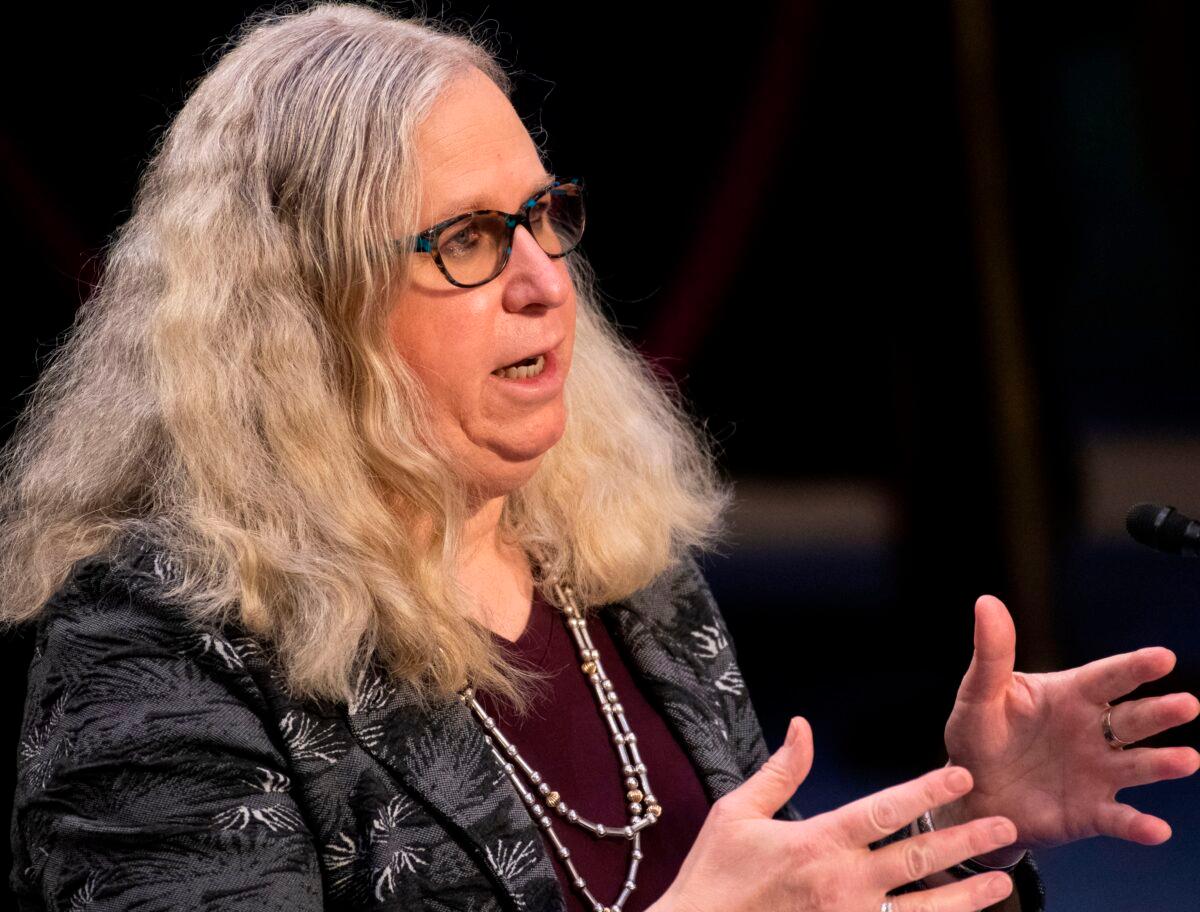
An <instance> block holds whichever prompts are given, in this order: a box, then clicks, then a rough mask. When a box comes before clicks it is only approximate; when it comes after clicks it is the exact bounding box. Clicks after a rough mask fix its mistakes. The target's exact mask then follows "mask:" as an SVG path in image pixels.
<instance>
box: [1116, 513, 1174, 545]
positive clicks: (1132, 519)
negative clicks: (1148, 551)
mask: <svg viewBox="0 0 1200 912" xmlns="http://www.w3.org/2000/svg"><path fill="white" fill-rule="evenodd" d="M1174 511H1175V508H1174V507H1160V506H1159V505H1158V504H1152V503H1140V504H1134V505H1133V506H1132V507H1130V508H1129V514H1128V515H1127V516H1126V517H1125V531H1126V532H1128V533H1129V534H1130V536H1132V538H1133V540H1134V541H1135V542H1138V543H1139V544H1142V545H1147V546H1148V547H1151V548H1157V547H1158V530H1159V528H1160V527H1161V526H1162V524H1163V522H1164V521H1165V520H1166V518H1167V516H1169V515H1170V514H1171V513H1173V512H1174Z"/></svg>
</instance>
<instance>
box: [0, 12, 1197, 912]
mask: <svg viewBox="0 0 1200 912" xmlns="http://www.w3.org/2000/svg"><path fill="white" fill-rule="evenodd" d="M381 5H388V6H391V7H392V8H393V9H397V10H400V11H406V10H411V9H412V7H411V6H410V5H408V4H401V3H395V4H381ZM257 8H258V5H257V4H247V3H223V2H218V0H210V2H207V3H203V4H191V5H189V6H188V7H187V8H186V10H185V11H184V10H175V11H173V13H172V17H171V18H170V19H169V20H168V19H165V18H164V13H163V9H164V8H163V7H162V6H161V5H160V4H137V3H124V4H105V5H89V6H83V5H80V6H78V7H74V8H70V9H64V8H60V7H34V6H29V5H26V6H24V7H21V8H20V9H18V10H16V11H13V12H10V13H8V14H6V18H7V20H8V22H9V35H10V42H9V44H10V47H9V50H8V52H7V53H6V54H5V55H4V56H3V58H2V59H0V67H2V68H3V84H4V85H5V86H7V87H8V88H7V92H6V100H5V110H4V118H3V121H2V122H0V195H2V196H3V199H4V217H3V232H4V236H3V250H4V258H5V260H6V268H5V284H6V286H7V294H6V298H7V300H8V301H9V304H8V306H7V310H6V313H7V314H8V316H7V319H8V320H9V329H8V330H7V331H6V332H4V333H0V346H2V350H0V364H2V365H3V370H4V373H3V382H4V387H3V400H2V402H0V411H2V418H3V422H4V423H3V431H2V432H0V433H3V434H4V435H7V434H8V433H9V432H10V431H11V427H12V421H13V419H14V418H15V417H16V416H17V414H18V413H19V411H20V409H21V407H22V404H23V402H24V396H25V394H26V392H27V390H28V388H29V385H30V384H31V383H32V382H33V380H34V378H35V377H36V375H37V372H38V370H39V365H41V364H43V363H44V361H45V359H46V357H47V356H48V354H49V353H50V351H51V350H52V349H53V347H54V345H55V344H56V341H57V340H58V339H60V337H61V335H62V334H63V333H64V332H65V331H66V330H67V328H68V327H69V326H70V324H71V321H72V318H73V315H74V312H75V309H76V308H77V306H78V304H79V302H80V300H81V298H82V297H83V296H84V295H86V293H87V289H88V286H89V283H92V282H94V281H95V279H96V277H97V275H98V272H99V269H100V265H101V261H102V256H103V250H104V246H105V243H106V240H107V238H108V237H109V235H110V233H111V232H112V231H113V230H114V229H115V228H116V226H117V225H119V224H120V223H122V222H123V221H124V220H125V219H126V218H127V216H128V213H129V208H128V207H129V204H130V200H131V198H132V194H133V191H134V187H135V184H136V181H137V179H138V176H139V174H140V173H141V170H142V168H143V166H144V164H145V162H146V160H147V158H148V156H149V155H150V154H151V152H152V149H153V147H154V144H155V142H156V140H157V139H158V138H159V136H160V135H161V133H162V130H163V128H164V126H165V125H166V124H167V123H168V122H169V120H170V118H171V116H172V115H173V113H174V112H175V111H177V110H178V109H179V107H180V106H181V104H182V102H183V100H184V98H185V97H186V95H187V93H188V91H189V89H190V87H191V86H192V85H193V84H194V82H195V80H197V79H198V78H199V77H200V76H201V75H202V74H203V73H204V72H205V70H206V69H207V68H208V67H209V66H211V65H212V63H213V62H214V61H215V59H216V57H217V56H218V54H219V51H220V47H221V45H222V43H223V40H224V38H225V36H227V35H229V34H230V33H231V32H232V31H233V30H234V29H235V27H236V26H237V25H238V23H239V22H240V21H241V20H242V18H243V17H244V16H245V15H247V14H248V13H250V12H252V11H253V10H255V9H257ZM696 10H697V7H696V6H695V5H692V4H670V3H662V4H650V5H639V6H638V7H637V8H636V10H631V11H630V12H628V13H626V12H624V11H623V10H621V9H619V8H614V7H612V6H609V5H593V4H562V3H554V4H551V3H543V2H535V0H524V2H519V3H518V2H487V3H484V2H466V0H452V2H448V3H445V4H443V5H441V6H437V5H433V4H430V5H429V6H428V7H427V11H428V12H429V13H430V14H433V15H440V16H442V17H443V18H449V19H456V20H461V21H463V22H465V23H470V24H473V25H474V26H475V28H476V31H477V33H479V34H482V35H485V36H487V38H488V40H489V41H490V42H491V43H492V44H493V46H494V47H496V48H497V49H498V51H499V52H500V55H501V57H502V58H503V60H504V61H505V62H506V64H507V65H508V67H509V68H510V70H512V71H513V72H514V75H515V76H516V81H517V86H518V88H517V92H516V96H515V99H514V100H515V103H516V107H517V109H518V111H519V112H520V113H521V114H522V115H523V116H524V117H525V119H526V122H527V124H528V126H529V127H530V130H531V131H532V132H533V133H534V135H535V138H536V139H537V140H538V141H539V144H541V145H542V146H543V147H544V148H545V150H546V151H547V153H548V156H549V159H550V162H551V163H552V166H553V167H554V168H555V169H556V170H557V172H558V173H559V174H564V175H567V174H571V175H574V174H580V175H583V176H584V177H585V179H586V182H587V186H588V188H589V227H588V234H587V236H586V238H585V240H584V244H583V247H584V250H585V252H586V254H587V255H588V257H589V258H590V259H591V261H592V263H593V264H594V265H595V267H596V270H597V272H598V274H599V276H600V280H601V286H602V289H603V291H604V293H605V296H606V298H605V303H606V306H607V307H608V309H609V312H610V315H611V316H612V318H613V319H614V320H615V321H616V322H617V323H618V324H619V325H620V326H621V328H622V330H623V331H624V332H625V334H626V335H627V336H628V337H629V338H630V339H631V340H632V341H633V342H634V343H635V344H636V345H637V346H638V347H639V348H640V350H641V351H642V352H644V353H645V355H646V356H647V357H649V358H651V359H653V360H654V361H655V363H656V364H658V365H659V366H660V368H661V369H662V371H663V372H664V373H666V374H669V375H671V376H672V377H673V378H674V379H675V381H676V382H677V383H678V385H679V388H680V391H681V392H682V394H683V396H684V398H685V399H686V401H687V404H688V407H689V409H690V410H691V411H692V413H693V414H694V415H695V416H696V417H697V419H698V420H700V421H702V422H703V423H704V426H705V427H706V428H707V430H708V432H709V434H710V435H711V437H712V438H713V440H714V442H715V446H716V448H717V452H718V455H719V459H720V462H721V465H722V468H723V470H724V472H725V473H726V475H727V476H728V477H729V478H730V479H731V480H732V481H733V482H734V483H735V484H736V489H737V492H738V508H737V510H736V512H735V513H734V515H733V516H732V517H731V534H730V537H729V539H728V542H727V544H726V546H725V547H724V548H723V549H722V552H721V553H720V554H714V555H712V556H711V557H710V558H709V559H708V561H707V565H706V570H707V572H708V576H709V580H710V582H711V584H712V587H713V589H714V591H715V593H716V595H717V598H718V601H719V602H720V603H721V605H722V607H723V610H724V612H725V615H726V617H727V619H728V622H729V625H730V627H731V629H732V632H733V635H734V639H735V641H736V644H737V649H738V655H739V658H740V662H741V665H742V668H743V671H744V674H745V677H746V680H747V684H748V686H749V688H750V693H751V695H752V697H753V699H754V702H755V704H756V706H757V707H758V709H759V713H760V716H761V717H762V721H763V725H764V728H765V730H766V733H767V738H768V741H769V742H770V744H771V745H772V747H774V746H776V745H777V744H778V743H779V742H780V741H781V740H782V736H783V733H784V728H785V726H786V721H787V718H788V716H789V715H791V714H796V713H799V714H803V715H805V716H807V717H808V718H809V719H810V720H811V722H812V723H813V727H814V730H815V737H816V742H817V758H816V764H815V767H814V772H813V774H812V775H811V776H810V778H809V780H808V782H807V783H806V784H805V786H804V787H803V788H802V789H801V790H800V792H799V793H798V795H797V803H798V804H799V805H800V807H801V808H802V809H803V810H804V811H805V813H808V814H812V813H817V812H820V811H823V810H828V809H830V808H832V807H834V806H837V805H840V804H842V803H844V802H845V801H847V800H850V799H852V798H855V797H858V796H860V795H862V794H865V793H866V792H868V791H871V790H874V789H876V788H879V787H882V786H884V785H888V784H892V783H894V782H897V781H899V780H900V779H902V778H908V777H910V776H914V775H917V774H919V773H921V772H923V771H925V770H927V769H929V768H931V767H934V766H939V765H941V764H942V763H943V762H944V761H945V755H944V748H943V746H942V726H943V725H944V722H945V718H946V715H947V713H948V711H949V709H950V707H951V705H952V702H953V699H954V694H955V690H956V688H957V684H958V681H959V679H960V678H961V675H962V673H963V672H964V671H965V669H966V667H967V664H968V662H969V660H970V655H971V638H972V623H973V614H972V605H973V603H974V601H975V599H976V597H977V596H978V595H980V594H981V593H985V592H988V593H993V594H996V595H998V596H1000V597H1001V598H1003V599H1004V600H1005V601H1006V603H1007V604H1008V605H1009V606H1010V608H1011V610H1012V611H1013V613H1014V616H1015V617H1016V622H1017V630H1018V641H1019V647H1018V648H1019V655H1018V668H1020V669H1023V670H1027V671H1039V670H1048V669H1052V668H1059V667H1067V666H1070V665H1076V664H1079V663H1082V662H1086V661H1089V660H1091V659H1095V658H1098V657H1100V656H1103V655H1107V654H1110V653H1115V652H1124V651H1128V650H1132V649H1136V648H1138V647H1141V646H1145V645H1151V644H1163V645H1168V646H1170V647H1172V648H1173V649H1174V650H1175V651H1176V653H1177V654H1178V656H1179V664H1178V668H1177V670H1176V671H1175V672H1174V673H1173V674H1172V675H1171V676H1170V678H1169V679H1168V680H1167V681H1166V682H1165V683H1162V684H1161V685H1156V686H1153V687H1150V688H1145V689H1143V691H1140V692H1139V694H1140V693H1153V692H1160V693H1166V692H1172V691H1176V690H1185V689H1186V690H1191V691H1193V692H1197V691H1200V561H1194V562H1188V561H1185V560H1182V559H1179V558H1171V557H1167V556H1163V555H1158V554H1155V553H1153V552H1151V551H1148V550H1145V549H1139V547H1138V546H1136V545H1134V544H1132V543H1131V542H1130V541H1129V540H1128V539H1127V538H1126V537H1125V535H1124V532H1123V520H1124V516H1125V512H1126V510H1127V509H1128V508H1129V506H1130V505H1131V504H1133V503H1135V502H1138V501H1147V500H1148V501H1158V502H1162V503H1170V504H1173V505H1175V506H1177V507H1178V508H1180V509H1181V510H1183V511H1184V512H1187V513H1191V514H1192V515H1200V385H1198V384H1196V382H1195V378H1196V370H1195V360H1194V359H1195V357H1196V348H1197V345H1196V343H1197V340H1200V312H1198V310H1197V307H1196V302H1197V270H1196V265H1195V256H1194V254H1195V251H1196V241H1197V237H1196V231H1197V227H1196V199H1197V196H1196V190H1197V186H1196V172H1195V165H1196V135H1195V134H1196V126H1197V108H1196V97H1195V93H1196V71H1195V52H1196V50H1197V47H1198V41H1197V38H1198V36H1197V30H1196V20H1195V14H1194V7H1191V6H1189V4H1187V3H1185V2H1183V0H1176V2H1157V3H1138V4H1130V3H1122V4H1117V3H1097V2H1094V0H1093V2H1087V3H1082V2H1080V3H1075V2H1060V3H1054V4H1047V3H1029V2H1010V3H1003V4H1001V3H993V2H987V0H951V2H944V3H932V2H931V3H906V4H895V3H882V2H877V3H866V4H846V3H837V2H832V0H775V2H762V3H755V4H746V5H744V6H737V7H735V8H732V9H729V10H725V11H722V12H721V14H720V15H719V16H703V15H697V14H696ZM180 13H185V15H179V14H180ZM3 648H4V659H5V661H4V673H5V674H6V675H8V684H9V687H8V689H7V693H8V694H9V697H8V698H7V699H6V700H5V701H3V705H2V707H0V709H2V712H3V724H2V726H0V731H2V735H3V742H2V743H0V753H2V755H3V757H4V758H5V762H6V764H8V763H9V762H10V761H12V765H8V766H6V767H5V769H7V770H8V771H9V772H8V773H7V774H6V775H7V781H8V782H9V783H11V782H13V781H14V779H13V776H14V775H15V772H14V767H15V759H16V757H17V755H18V751H19V736H20V733H19V725H20V718H21V710H22V695H23V691H24V672H25V667H26V665H27V663H28V656H29V638H28V636H27V635H26V636H24V637H23V636H20V635H10V636H8V637H7V638H6V639H5V641H4V643H3ZM1198 742H1200V726H1198V725H1197V724H1195V723H1193V724H1192V725H1189V726H1187V727H1186V728H1184V729H1180V730H1178V731H1176V732H1174V733H1172V734H1171V735H1169V736H1165V737H1163V738H1160V739H1157V743H1160V744H1191V745H1197V744H1198ZM3 794H4V802H5V803H4V804H3V806H0V811H2V812H3V813H4V814H5V815H6V817H5V819H6V820H7V819H8V817H7V815H8V809H9V803H8V802H9V801H10V798H11V785H10V786H8V787H6V788H5V789H4V792H3ZM1121 797H1122V798H1123V800H1126V801H1129V802H1131V803H1134V804H1135V805H1136V806H1138V807H1139V808H1141V809H1143V810H1146V811H1148V812H1151V813H1156V814H1159V815H1161V816H1163V817H1165V818H1166V819H1167V820H1168V821H1170V822H1171V824H1172V825H1173V826H1174V828H1175V837H1174V838H1173V839H1172V840H1171V841H1170V842H1168V843H1167V844H1165V845H1163V846H1160V847H1155V848H1145V847H1139V846H1134V845H1131V844H1127V843H1119V842H1117V841H1114V840H1110V839H1092V840H1088V841H1086V842H1083V843H1078V844H1076V845H1073V846H1068V847H1063V848H1059V849H1054V850H1047V851H1044V852H1040V853H1038V855H1037V859H1038V861H1039V863H1040V866H1041V868H1042V871H1043V873H1044V876H1045V879H1046V882H1047V888H1048V891H1049V896H1050V900H1049V902H1050V908H1052V909H1054V910H1057V912H1073V910H1081V912H1082V910H1092V909H1096V908H1104V909H1106V910H1110V912H1133V910H1138V912H1144V910H1148V909H1172V910H1174V909H1182V908H1194V907H1195V905H1196V896H1197V892H1198V888H1200V883H1198V880H1197V874H1196V871H1197V870H1198V869H1200V779H1197V778H1193V779H1190V780H1185V781H1183V782H1173V783H1162V784H1158V785H1155V786H1152V787H1148V788H1142V789H1136V790H1131V791H1129V792H1126V793H1123V794H1122V796H1121ZM5 848H7V846H6V847H5ZM0 862H3V865H4V867H3V873H4V875H5V876H7V872H8V869H9V864H8V858H7V856H4V857H3V858H0Z"/></svg>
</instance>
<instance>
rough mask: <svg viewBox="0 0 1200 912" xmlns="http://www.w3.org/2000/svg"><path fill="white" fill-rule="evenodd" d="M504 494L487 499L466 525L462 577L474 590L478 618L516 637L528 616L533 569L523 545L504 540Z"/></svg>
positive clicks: (504, 635)
mask: <svg viewBox="0 0 1200 912" xmlns="http://www.w3.org/2000/svg"><path fill="white" fill-rule="evenodd" d="M503 509H504V498H503V497H496V498H493V499H492V500H489V501H486V502H485V503H484V504H482V505H481V506H480V508H479V509H478V510H476V511H475V513H474V514H473V515H472V516H471V518H470V519H468V520H467V522H466V525H465V526H464V528H463V547H462V552H461V553H462V557H461V560H460V563H459V581H460V582H461V583H462V585H463V586H464V587H465V588H466V589H467V591H468V592H469V593H471V595H472V597H473V601H474V603H475V606H476V609H477V610H476V615H475V616H476V618H478V620H479V621H480V622H481V623H482V624H484V625H485V626H486V627H488V629H490V630H492V631H494V632H496V633H498V634H500V636H502V637H504V638H505V639H509V640H516V639H517V638H518V637H520V635H521V632H522V631H523V630H524V629H525V625H526V623H527V622H528V619H529V609H530V603H531V601H532V599H533V571H532V569H531V568H530V566H529V559H528V557H527V556H526V555H525V553H524V551H522V550H521V549H520V548H517V547H514V546H512V545H509V544H507V543H505V542H503V541H502V540H501V536H500V514H501V512H502V511H503Z"/></svg>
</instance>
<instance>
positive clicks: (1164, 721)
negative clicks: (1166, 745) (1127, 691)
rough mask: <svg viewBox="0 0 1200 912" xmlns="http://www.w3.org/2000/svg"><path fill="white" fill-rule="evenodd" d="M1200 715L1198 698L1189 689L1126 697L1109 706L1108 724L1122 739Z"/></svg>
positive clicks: (1135, 737)
mask: <svg viewBox="0 0 1200 912" xmlns="http://www.w3.org/2000/svg"><path fill="white" fill-rule="evenodd" d="M1198 715H1200V700H1197V699H1196V698H1195V697H1194V696H1192V695H1191V694H1189V693H1177V694H1167V695H1166V696H1162V697H1146V698H1144V699H1141V700H1128V701H1126V702H1124V703H1118V704H1117V705H1116V706H1114V707H1113V708H1112V714H1111V715H1110V716H1109V720H1108V722H1109V725H1110V726H1112V730H1113V734H1115V735H1116V736H1117V737H1118V738H1120V739H1121V740H1122V741H1141V740H1143V739H1144V738H1149V737H1151V736H1152V735H1157V734H1158V733H1159V732H1164V731H1166V730H1167V729H1168V728H1174V727H1175V726H1177V725H1183V724H1184V723H1185V722H1191V721H1192V720H1193V719H1194V718H1196V716H1198Z"/></svg>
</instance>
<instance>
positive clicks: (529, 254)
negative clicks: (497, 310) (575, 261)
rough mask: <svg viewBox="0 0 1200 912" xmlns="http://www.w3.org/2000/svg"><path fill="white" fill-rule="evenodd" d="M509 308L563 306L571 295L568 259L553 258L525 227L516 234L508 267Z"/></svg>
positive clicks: (506, 287)
mask: <svg viewBox="0 0 1200 912" xmlns="http://www.w3.org/2000/svg"><path fill="white" fill-rule="evenodd" d="M501 278H503V279H505V287H504V299H505V306H506V307H508V308H509V309H510V310H521V309H523V308H525V307H528V306H529V305H531V304H541V305H543V306H545V307H559V306H561V305H563V304H565V303H566V302H567V301H568V300H569V298H570V296H571V276H570V274H569V273H568V272H567V263H566V260H565V259H564V258H562V257H558V258H557V259H552V258H551V257H550V256H549V255H548V254H547V253H546V251H544V250H543V249H542V247H541V245H540V244H539V243H538V242H537V239H536V238H534V236H533V235H532V234H530V233H529V231H528V229H526V227H525V226H524V225H518V226H517V230H516V231H514V232H513V249H512V253H510V254H509V256H508V264H507V265H506V266H505V267H504V274H503V275H502V276H501Z"/></svg>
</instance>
